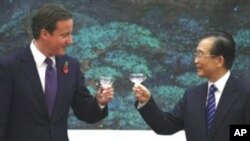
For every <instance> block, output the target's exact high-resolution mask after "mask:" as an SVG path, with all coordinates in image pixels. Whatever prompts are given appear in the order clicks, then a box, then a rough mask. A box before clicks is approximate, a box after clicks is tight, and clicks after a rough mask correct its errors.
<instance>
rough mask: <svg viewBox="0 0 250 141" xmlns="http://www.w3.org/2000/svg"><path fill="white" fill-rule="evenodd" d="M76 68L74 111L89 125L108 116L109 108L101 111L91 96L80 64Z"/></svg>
mask: <svg viewBox="0 0 250 141" xmlns="http://www.w3.org/2000/svg"><path fill="white" fill-rule="evenodd" d="M76 68H77V69H76V71H77V73H76V74H77V75H76V91H75V94H74V97H73V101H72V104H71V105H72V109H73V111H74V114H75V116H76V117H77V118H78V119H80V120H83V121H86V122H88V123H94V122H97V121H99V120H101V119H103V118H104V117H106V116H107V114H108V109H107V106H106V107H105V108H104V109H100V107H99V105H98V103H97V100H96V98H95V97H93V96H92V95H90V92H89V90H88V89H87V87H86V85H85V82H84V76H83V74H82V72H81V71H80V67H79V64H77V65H76Z"/></svg>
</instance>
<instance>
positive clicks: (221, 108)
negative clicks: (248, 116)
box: [210, 75, 238, 137]
mask: <svg viewBox="0 0 250 141" xmlns="http://www.w3.org/2000/svg"><path fill="white" fill-rule="evenodd" d="M237 98H238V96H237V88H236V87H235V84H234V78H233V77H232V75H231V76H230V77H229V79H228V81H227V83H226V85H225V88H224V90H223V92H222V95H221V99H220V101H219V104H218V106H217V109H216V115H215V119H214V123H213V125H212V127H211V134H210V137H212V136H213V135H214V134H215V133H216V130H217V129H218V128H219V127H220V125H221V124H222V123H223V120H224V118H225V117H226V115H227V113H228V112H229V111H230V109H231V106H233V103H234V102H235V100H237Z"/></svg>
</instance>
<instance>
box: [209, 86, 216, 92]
mask: <svg viewBox="0 0 250 141" xmlns="http://www.w3.org/2000/svg"><path fill="white" fill-rule="evenodd" d="M209 91H210V93H215V92H216V91H217V88H216V86H215V85H214V84H212V85H211V86H210V89H209Z"/></svg>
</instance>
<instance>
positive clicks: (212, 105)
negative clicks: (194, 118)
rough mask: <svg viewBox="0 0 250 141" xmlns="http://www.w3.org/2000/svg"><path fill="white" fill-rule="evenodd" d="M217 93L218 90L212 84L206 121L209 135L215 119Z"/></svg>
mask: <svg viewBox="0 0 250 141" xmlns="http://www.w3.org/2000/svg"><path fill="white" fill-rule="evenodd" d="M216 91H217V88H216V87H215V86H214V84H212V85H211V86H210V89H209V92H208V100H207V119H206V125H207V134H209V132H210V129H211V126H212V123H213V120H214V117H215V111H216V108H215V96H214V93H215V92H216Z"/></svg>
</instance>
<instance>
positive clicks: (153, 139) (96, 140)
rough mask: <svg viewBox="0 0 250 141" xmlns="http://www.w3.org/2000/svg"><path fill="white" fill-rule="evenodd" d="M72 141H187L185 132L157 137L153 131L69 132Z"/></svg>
mask: <svg viewBox="0 0 250 141" xmlns="http://www.w3.org/2000/svg"><path fill="white" fill-rule="evenodd" d="M68 134H69V140H70V141H84V140H86V139H88V140H91V141H186V138H185V134H184V131H181V132H178V133H176V134H173V135H157V134H156V133H155V132H153V131H152V130H146V131H145V130H69V131H68Z"/></svg>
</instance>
